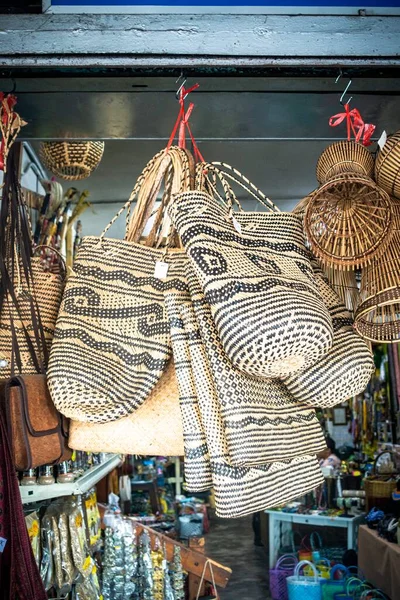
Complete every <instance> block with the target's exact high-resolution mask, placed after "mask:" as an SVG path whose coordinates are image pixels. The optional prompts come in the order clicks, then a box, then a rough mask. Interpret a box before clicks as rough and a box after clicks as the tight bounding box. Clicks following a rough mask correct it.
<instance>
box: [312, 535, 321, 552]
mask: <svg viewBox="0 0 400 600" xmlns="http://www.w3.org/2000/svg"><path fill="white" fill-rule="evenodd" d="M315 539H317V540H318V548H317V545H316V543H315ZM310 544H311V550H312V551H313V552H314V551H315V550H322V547H323V544H322V538H321V536H320V535H319V533H318V531H313V532H312V534H311V535H310Z"/></svg>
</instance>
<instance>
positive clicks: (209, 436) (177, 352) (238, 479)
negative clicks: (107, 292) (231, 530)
mask: <svg viewBox="0 0 400 600" xmlns="http://www.w3.org/2000/svg"><path fill="white" fill-rule="evenodd" d="M174 280H175V283H177V281H178V278H177V277H176V273H174ZM165 302H166V307H167V311H168V315H169V321H170V324H171V337H172V345H173V353H174V359H175V364H176V372H177V378H178V385H179V390H180V398H181V408H182V410H183V411H185V412H186V416H187V417H188V418H185V417H184V418H183V429H184V439H185V479H186V482H187V488H188V491H191V492H196V491H199V490H200V489H204V488H205V487H206V486H207V484H208V485H209V487H211V485H212V486H213V488H214V493H215V501H216V512H217V515H218V516H220V517H225V518H230V517H241V516H243V515H247V514H251V513H253V512H257V511H261V510H265V509H267V508H270V507H272V506H277V505H280V504H283V503H285V502H288V501H290V500H292V499H294V498H296V497H298V496H299V495H303V494H305V493H307V492H308V491H310V490H312V489H314V488H316V487H317V486H318V485H320V483H321V482H322V475H321V471H320V469H319V466H318V462H317V460H316V458H315V457H313V456H298V457H297V458H295V459H293V460H289V461H284V460H282V461H279V460H277V461H276V462H272V463H270V464H266V465H262V466H259V467H252V468H246V467H235V466H232V463H231V461H230V457H229V452H228V448H227V444H226V438H225V436H224V429H223V426H222V424H221V415H220V404H219V402H218V399H217V397H216V394H215V389H214V387H213V383H212V381H213V379H212V373H211V372H210V370H209V367H208V363H207V357H206V355H205V352H204V346H203V344H201V343H199V340H200V339H201V334H200V331H199V328H198V323H197V319H196V316H195V313H194V309H193V305H192V301H191V297H190V294H189V293H188V290H187V289H186V290H185V289H184V288H183V286H182V285H179V286H177V285H175V287H174V286H173V285H172V281H171V285H170V286H169V287H168V289H167V290H166V292H165ZM199 428H201V429H199ZM279 445H280V440H279V437H277V439H276V447H277V454H279ZM197 472H198V473H199V476H198V477H197V476H196V473H197Z"/></svg>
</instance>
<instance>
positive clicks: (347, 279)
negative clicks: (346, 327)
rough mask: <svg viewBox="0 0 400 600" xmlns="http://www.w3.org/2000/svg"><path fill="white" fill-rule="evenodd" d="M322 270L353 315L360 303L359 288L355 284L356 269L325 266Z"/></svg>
mask: <svg viewBox="0 0 400 600" xmlns="http://www.w3.org/2000/svg"><path fill="white" fill-rule="evenodd" d="M324 272H325V275H326V277H327V278H328V280H329V283H330V284H331V287H332V288H333V289H334V290H335V292H336V293H337V295H338V296H339V298H340V299H341V301H342V302H343V304H344V305H345V307H346V308H347V310H348V311H349V312H350V314H351V316H352V317H354V313H355V311H356V309H357V306H358V305H359V304H360V290H359V286H358V285H357V274H356V271H342V270H341V269H334V268H332V267H326V268H325V269H324Z"/></svg>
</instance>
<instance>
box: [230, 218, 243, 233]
mask: <svg viewBox="0 0 400 600" xmlns="http://www.w3.org/2000/svg"><path fill="white" fill-rule="evenodd" d="M232 223H233V226H234V228H235V229H236V231H237V232H238V233H242V226H241V224H240V223H239V221H238V220H237V219H235V217H232Z"/></svg>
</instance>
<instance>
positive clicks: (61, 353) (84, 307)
mask: <svg viewBox="0 0 400 600" xmlns="http://www.w3.org/2000/svg"><path fill="white" fill-rule="evenodd" d="M162 258H163V252H162V251H160V250H155V249H153V248H148V247H145V246H141V245H139V244H134V243H132V242H127V241H124V240H112V239H103V240H101V239H100V238H98V237H86V238H84V239H83V241H82V244H81V246H80V248H79V251H78V254H77V257H76V260H75V263H74V273H73V274H72V275H71V276H70V277H69V279H68V282H67V285H66V289H65V292H64V296H63V300H62V304H61V309H60V313H59V316H58V320H57V327H56V332H55V336H54V342H53V346H52V350H51V355H50V361H49V370H48V383H49V389H50V393H51V395H52V398H53V401H54V404H55V405H56V407H57V408H58V410H59V411H60V412H62V413H63V414H65V415H66V416H67V417H70V418H73V419H74V420H77V421H90V422H98V423H104V422H107V421H110V420H111V421H112V420H116V419H119V418H122V417H125V416H127V415H129V414H130V413H132V412H133V411H134V410H135V409H136V408H138V407H139V406H140V405H141V404H142V402H143V401H144V400H145V399H146V398H147V397H148V396H149V394H150V392H151V391H152V389H153V387H154V386H155V384H156V383H157V381H158V380H159V378H160V376H161V373H162V372H163V371H164V370H165V368H166V366H167V362H168V360H169V359H170V357H171V342H170V331H169V325H168V320H167V317H166V313H165V307H164V297H163V293H164V290H165V288H166V287H168V285H169V284H168V283H166V282H165V281H163V280H161V279H158V278H155V277H154V268H155V264H156V261H158V260H162ZM171 260H173V259H171ZM172 270H173V269H172ZM178 284H179V283H178Z"/></svg>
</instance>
